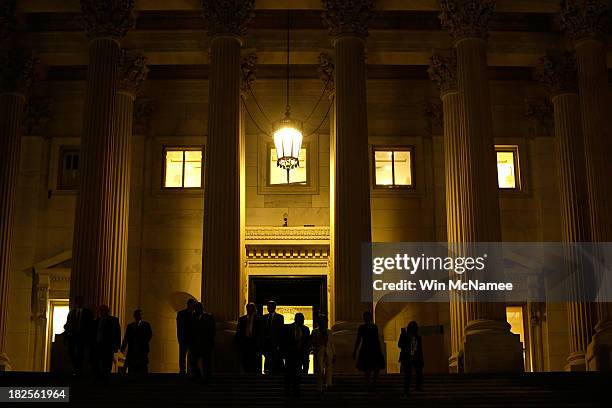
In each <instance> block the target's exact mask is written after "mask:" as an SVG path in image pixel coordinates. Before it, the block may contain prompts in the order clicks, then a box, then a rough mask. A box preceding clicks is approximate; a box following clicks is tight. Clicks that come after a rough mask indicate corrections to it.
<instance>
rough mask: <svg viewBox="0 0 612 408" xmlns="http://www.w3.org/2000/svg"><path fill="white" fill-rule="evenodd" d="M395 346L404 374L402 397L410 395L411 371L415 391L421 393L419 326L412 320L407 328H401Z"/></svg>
mask: <svg viewBox="0 0 612 408" xmlns="http://www.w3.org/2000/svg"><path fill="white" fill-rule="evenodd" d="M397 346H398V347H399V348H400V350H401V352H400V358H399V362H400V363H401V365H402V371H403V372H404V395H406V396H409V395H410V377H411V375H412V369H413V368H414V372H415V373H416V389H417V391H422V387H423V365H424V359H423V342H422V340H421V336H419V326H418V324H417V322H415V321H414V320H413V321H411V322H410V323H408V327H404V328H402V334H401V335H400V338H399V341H398V342H397Z"/></svg>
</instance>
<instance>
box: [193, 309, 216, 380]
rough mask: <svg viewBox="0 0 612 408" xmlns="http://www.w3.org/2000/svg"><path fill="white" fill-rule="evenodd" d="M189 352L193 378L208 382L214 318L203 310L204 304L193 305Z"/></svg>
mask: <svg viewBox="0 0 612 408" xmlns="http://www.w3.org/2000/svg"><path fill="white" fill-rule="evenodd" d="M191 339H192V342H191V343H190V348H189V353H190V354H192V355H193V357H192V359H193V362H192V364H193V376H192V377H193V378H194V379H197V378H200V379H201V380H202V382H203V383H208V381H209V380H210V376H211V374H212V362H213V355H212V352H213V347H214V345H215V319H214V317H213V315H212V314H210V313H206V312H205V311H204V305H203V304H202V303H199V302H198V303H197V304H196V306H195V320H194V324H193V335H192V336H191Z"/></svg>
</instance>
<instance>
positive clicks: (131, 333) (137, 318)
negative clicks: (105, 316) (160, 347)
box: [121, 309, 153, 374]
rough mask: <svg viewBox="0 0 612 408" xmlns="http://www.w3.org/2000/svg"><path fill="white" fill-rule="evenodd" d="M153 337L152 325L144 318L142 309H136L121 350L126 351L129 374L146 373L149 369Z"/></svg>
mask: <svg viewBox="0 0 612 408" xmlns="http://www.w3.org/2000/svg"><path fill="white" fill-rule="evenodd" d="M151 337H153V332H152V331H151V325H150V324H149V322H145V321H144V320H142V310H140V309H136V310H134V321H133V322H132V323H130V324H128V326H127V328H126V329H125V336H124V337H123V343H121V352H122V353H124V352H125V349H126V347H127V356H126V357H125V366H126V368H127V371H128V374H146V373H147V372H148V371H149V342H150V341H151Z"/></svg>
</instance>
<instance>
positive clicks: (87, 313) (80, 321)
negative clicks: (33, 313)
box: [64, 296, 94, 375]
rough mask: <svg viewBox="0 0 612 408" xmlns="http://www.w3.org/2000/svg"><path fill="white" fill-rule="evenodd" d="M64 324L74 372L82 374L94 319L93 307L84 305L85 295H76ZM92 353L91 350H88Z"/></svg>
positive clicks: (74, 373)
mask: <svg viewBox="0 0 612 408" xmlns="http://www.w3.org/2000/svg"><path fill="white" fill-rule="evenodd" d="M72 306H73V307H72V309H71V310H70V312H68V316H67V318H66V324H65V325H64V333H65V336H66V337H65V342H66V344H67V346H68V354H69V355H70V360H71V361H72V374H73V375H81V373H82V371H83V358H84V356H85V349H86V348H88V347H89V340H90V339H89V337H90V336H89V333H90V331H91V326H92V324H93V321H94V315H93V312H92V311H91V309H89V308H86V307H84V306H83V296H76V297H75V298H74V303H73V305H72ZM88 352H90V353H91V350H88Z"/></svg>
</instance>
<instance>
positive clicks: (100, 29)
mask: <svg viewBox="0 0 612 408" xmlns="http://www.w3.org/2000/svg"><path fill="white" fill-rule="evenodd" d="M133 7H134V1H133V0H109V1H104V2H100V1H96V0H81V11H82V21H83V25H84V27H85V29H86V31H87V35H88V38H89V63H88V69H87V90H86V96H85V105H84V109H83V111H84V113H83V133H82V135H81V174H80V180H79V191H78V194H77V204H76V217H75V229H74V243H73V266H72V274H71V279H70V298H71V300H74V298H75V297H76V296H83V298H84V302H85V304H86V305H88V306H90V307H94V308H95V307H97V306H99V305H101V304H106V305H109V306H111V312H112V313H113V314H115V315H121V314H122V313H123V310H119V309H118V307H119V306H118V305H119V304H118V303H117V301H116V299H117V296H118V295H117V293H115V291H116V290H117V289H118V288H117V286H116V282H115V278H116V276H115V275H114V271H115V269H114V265H115V262H116V259H115V258H114V257H115V256H116V255H117V252H116V248H115V245H116V243H117V242H116V235H115V231H116V225H117V221H118V219H117V206H116V205H115V199H116V192H117V191H116V187H115V185H114V183H115V182H116V165H117V161H116V155H117V149H118V144H117V132H116V125H117V85H118V66H119V60H120V57H121V51H120V46H119V41H120V40H121V38H123V37H124V36H125V34H126V33H127V31H128V29H129V28H130V27H131V26H132V25H133V23H134V19H133V15H132V10H133Z"/></svg>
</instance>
